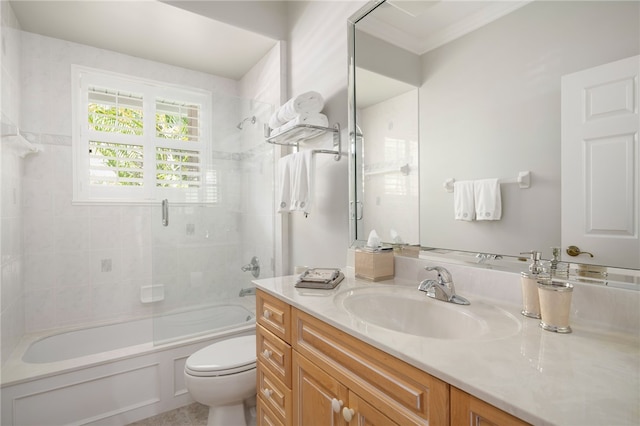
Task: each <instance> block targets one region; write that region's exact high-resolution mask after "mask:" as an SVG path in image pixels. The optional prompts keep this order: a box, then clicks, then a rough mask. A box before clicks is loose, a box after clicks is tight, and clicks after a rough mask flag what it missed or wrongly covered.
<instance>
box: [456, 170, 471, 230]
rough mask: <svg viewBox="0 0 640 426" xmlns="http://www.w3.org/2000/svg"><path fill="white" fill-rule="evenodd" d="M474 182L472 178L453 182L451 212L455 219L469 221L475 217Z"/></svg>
mask: <svg viewBox="0 0 640 426" xmlns="http://www.w3.org/2000/svg"><path fill="white" fill-rule="evenodd" d="M473 188H474V184H473V181H472V180H461V181H456V182H454V183H453V213H454V218H455V220H468V221H471V220H473V219H474V217H475V203H474V192H473Z"/></svg>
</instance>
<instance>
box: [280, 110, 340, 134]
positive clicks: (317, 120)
mask: <svg viewBox="0 0 640 426" xmlns="http://www.w3.org/2000/svg"><path fill="white" fill-rule="evenodd" d="M298 124H311V125H313V126H321V127H327V126H328V125H329V120H328V119H327V116H326V115H324V114H322V113H319V112H301V113H300V114H297V115H296V116H295V118H294V119H293V120H290V121H287V122H286V123H285V124H284V125H282V126H280V127H276V128H275V129H273V132H272V134H278V133H282V132H284V131H285V130H288V129H290V128H292V127H293V126H297V125H298ZM301 130H302V131H303V132H304V131H305V129H301Z"/></svg>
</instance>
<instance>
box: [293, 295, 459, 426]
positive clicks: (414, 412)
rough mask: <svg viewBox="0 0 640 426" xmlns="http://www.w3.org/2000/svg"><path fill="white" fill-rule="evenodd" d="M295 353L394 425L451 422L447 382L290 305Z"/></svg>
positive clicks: (432, 425) (431, 425)
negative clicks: (362, 399) (316, 366)
mask: <svg viewBox="0 0 640 426" xmlns="http://www.w3.org/2000/svg"><path fill="white" fill-rule="evenodd" d="M291 324H292V338H293V340H292V344H293V348H294V349H295V351H296V352H299V353H300V354H302V355H304V356H305V357H307V358H308V359H309V360H310V361H312V362H313V363H315V364H316V365H318V366H319V367H320V368H322V369H323V370H325V371H326V372H327V373H329V374H330V375H331V376H333V377H335V378H336V379H338V380H339V381H340V382H342V383H343V384H345V385H346V386H347V387H348V388H349V389H350V390H352V391H353V392H355V393H356V394H358V395H359V396H360V397H362V398H364V399H365V400H366V401H368V403H369V404H371V405H372V406H374V407H376V408H377V409H378V410H379V411H380V412H381V413H382V414H384V415H386V416H388V417H389V418H390V419H391V420H393V421H394V422H396V423H398V424H403V425H410V424H426V423H427V422H428V424H429V425H430V426H438V425H448V424H449V385H448V384H447V383H445V382H443V381H441V380H439V379H437V378H435V377H433V376H431V375H429V374H427V373H425V372H423V371H421V370H419V369H417V368H415V367H413V366H411V365H409V364H407V363H405V362H403V361H400V360H398V359H397V358H394V357H393V356H391V355H389V354H387V353H385V352H383V351H381V350H379V349H376V348H374V347H373V346H371V345H369V344H367V343H364V342H362V341H360V340H358V339H356V338H354V337H352V336H351V335H349V334H347V333H345V332H343V331H340V330H338V329H336V328H334V327H332V326H330V325H328V324H326V323H324V322H322V321H320V320H318V319H316V318H314V317H312V316H310V315H308V314H306V313H304V312H302V311H299V310H297V309H295V308H292V323H291Z"/></svg>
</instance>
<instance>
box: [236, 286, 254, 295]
mask: <svg viewBox="0 0 640 426" xmlns="http://www.w3.org/2000/svg"><path fill="white" fill-rule="evenodd" d="M255 294H256V288H255V287H247V288H242V289H240V293H239V294H238V296H240V297H244V296H255Z"/></svg>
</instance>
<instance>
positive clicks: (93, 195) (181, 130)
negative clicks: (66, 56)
mask: <svg viewBox="0 0 640 426" xmlns="http://www.w3.org/2000/svg"><path fill="white" fill-rule="evenodd" d="M74 79H75V81H74V83H76V84H74V90H75V92H76V93H74V117H73V119H74V125H73V126H74V137H73V145H74V169H75V184H74V199H75V200H76V201H88V202H91V201H100V202H103V201H153V200H161V199H164V198H169V199H170V200H171V201H177V202H205V203H207V202H208V203H211V202H217V194H218V191H217V188H216V186H217V178H216V179H211V175H212V174H211V172H212V170H213V168H212V167H211V165H210V164H208V162H207V158H208V155H207V154H208V152H209V145H210V135H209V129H208V126H207V125H206V121H207V120H203V117H209V114H210V111H211V109H210V103H211V100H210V99H211V95H210V94H208V93H205V92H203V91H199V90H195V89H188V88H176V87H173V86H167V85H163V84H161V83H157V82H151V81H147V80H139V79H133V78H128V77H124V76H120V75H113V74H106V73H101V72H99V71H96V70H90V69H86V68H82V67H75V68H74ZM213 175H216V173H215V170H213Z"/></svg>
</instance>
